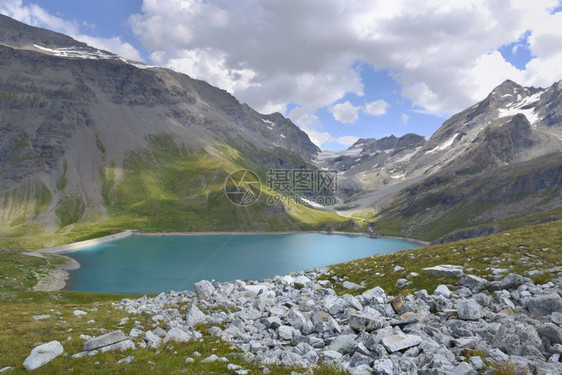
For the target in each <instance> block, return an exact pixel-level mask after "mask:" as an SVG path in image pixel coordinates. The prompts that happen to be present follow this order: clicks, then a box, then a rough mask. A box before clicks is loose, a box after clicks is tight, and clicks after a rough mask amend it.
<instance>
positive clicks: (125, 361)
mask: <svg viewBox="0 0 562 375" xmlns="http://www.w3.org/2000/svg"><path fill="white" fill-rule="evenodd" d="M133 359H135V357H134V356H132V355H130V356H128V357H125V358H123V359H120V360H118V361H117V363H119V364H129V363H131V362H133Z"/></svg>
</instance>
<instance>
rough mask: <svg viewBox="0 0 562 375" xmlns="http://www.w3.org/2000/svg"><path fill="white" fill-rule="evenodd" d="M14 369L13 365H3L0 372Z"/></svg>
mask: <svg viewBox="0 0 562 375" xmlns="http://www.w3.org/2000/svg"><path fill="white" fill-rule="evenodd" d="M13 369H14V368H13V367H12V366H6V367H3V368H0V374H3V373H5V372H8V371H10V370H13Z"/></svg>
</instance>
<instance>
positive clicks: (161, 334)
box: [152, 327, 166, 338]
mask: <svg viewBox="0 0 562 375" xmlns="http://www.w3.org/2000/svg"><path fill="white" fill-rule="evenodd" d="M152 333H154V334H155V335H156V336H158V337H161V338H164V336H166V331H165V330H164V329H162V328H160V327H156V328H154V329H153V330H152Z"/></svg>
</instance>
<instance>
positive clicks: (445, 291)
mask: <svg viewBox="0 0 562 375" xmlns="http://www.w3.org/2000/svg"><path fill="white" fill-rule="evenodd" d="M433 294H435V295H441V296H443V297H445V298H449V297H451V291H450V290H449V288H447V286H446V285H439V286H438V287H437V288H435V292H433Z"/></svg>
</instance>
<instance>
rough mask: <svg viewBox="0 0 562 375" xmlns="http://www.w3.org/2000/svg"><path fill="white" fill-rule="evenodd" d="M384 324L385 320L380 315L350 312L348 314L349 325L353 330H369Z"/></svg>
mask: <svg viewBox="0 0 562 375" xmlns="http://www.w3.org/2000/svg"><path fill="white" fill-rule="evenodd" d="M385 325H386V320H385V319H384V318H382V317H376V316H371V315H367V314H362V313H352V314H350V315H349V326H350V327H351V328H352V329H353V330H355V331H358V332H359V331H367V332H371V331H373V330H376V329H380V328H382V327H384V326H385Z"/></svg>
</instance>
